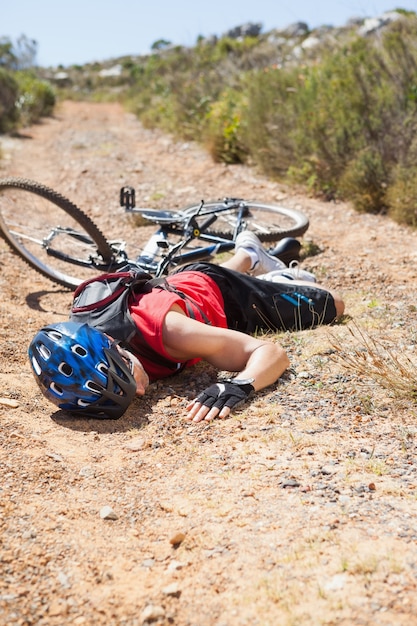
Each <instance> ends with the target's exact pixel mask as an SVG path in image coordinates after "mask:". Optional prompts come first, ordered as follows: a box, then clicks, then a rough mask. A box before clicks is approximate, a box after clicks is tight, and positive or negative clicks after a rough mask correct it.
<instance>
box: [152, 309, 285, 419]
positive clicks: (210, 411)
mask: <svg viewBox="0 0 417 626" xmlns="http://www.w3.org/2000/svg"><path fill="white" fill-rule="evenodd" d="M163 342H164V346H165V349H166V350H167V352H168V354H169V355H170V356H172V357H173V358H175V359H179V360H186V359H192V358H198V357H199V358H202V359H203V360H205V361H207V362H208V363H210V364H212V365H214V366H215V367H216V368H217V369H219V370H225V371H228V372H236V373H237V376H236V377H237V378H238V379H242V380H250V381H251V385H252V386H253V388H254V390H255V391H258V390H259V389H263V388H264V387H267V386H268V385H271V384H272V383H274V382H275V381H276V380H278V378H279V377H280V376H281V375H282V374H283V372H284V371H285V370H286V369H287V368H288V366H289V360H288V357H287V354H286V352H285V351H284V350H283V348H282V347H281V346H280V345H278V344H275V343H272V342H270V341H264V340H262V339H257V338H255V337H252V336H251V335H246V334H244V333H241V332H237V331H234V330H229V329H225V328H215V327H213V326H208V325H206V324H203V323H201V322H197V321H195V320H192V319H190V318H188V317H186V316H185V315H184V313H183V312H182V311H181V310H177V309H175V310H171V311H170V312H169V313H168V314H167V316H166V318H165V323H164V327H163ZM207 391H208V390H206V392H207ZM228 393H229V391H227V390H226V391H225V390H224V389H221V390H220V389H219V397H218V398H217V399H215V401H214V402H213V397H212V396H213V392H212V391H211V392H210V394H209V398H211V399H206V398H205V396H203V398H202V399H201V401H200V400H199V397H197V398H196V400H194V401H193V402H192V403H191V404H190V405H189V407H188V410H189V413H188V416H187V419H189V420H193V421H196V422H199V421H201V420H203V419H204V420H211V419H213V418H214V417H216V416H218V417H221V418H224V417H227V416H228V415H229V413H230V410H231V407H230V406H228V404H229V405H230V403H231V402H233V400H230V402H229V401H228V398H227V397H226V396H227V394H228ZM201 395H202V394H200V396H201ZM205 395H207V393H206V394H205ZM222 400H224V403H223V404H222ZM213 404H216V405H217V406H214V405H213Z"/></svg>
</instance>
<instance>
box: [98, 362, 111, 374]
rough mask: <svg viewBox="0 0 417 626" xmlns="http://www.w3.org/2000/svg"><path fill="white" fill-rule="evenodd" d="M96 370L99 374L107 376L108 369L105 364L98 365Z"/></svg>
mask: <svg viewBox="0 0 417 626" xmlns="http://www.w3.org/2000/svg"><path fill="white" fill-rule="evenodd" d="M97 369H98V371H99V372H101V373H102V374H106V375H107V372H108V371H109V368H108V367H107V365H106V364H105V363H98V364H97Z"/></svg>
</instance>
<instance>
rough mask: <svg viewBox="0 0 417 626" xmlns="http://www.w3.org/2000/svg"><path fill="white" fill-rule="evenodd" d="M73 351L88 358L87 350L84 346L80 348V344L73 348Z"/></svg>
mask: <svg viewBox="0 0 417 626" xmlns="http://www.w3.org/2000/svg"><path fill="white" fill-rule="evenodd" d="M71 350H72V351H73V352H75V354H78V356H87V354H88V352H87V350H86V349H85V348H84V347H83V346H80V344H79V343H76V344H75V345H74V346H71Z"/></svg>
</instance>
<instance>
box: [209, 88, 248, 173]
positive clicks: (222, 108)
mask: <svg viewBox="0 0 417 626" xmlns="http://www.w3.org/2000/svg"><path fill="white" fill-rule="evenodd" d="M244 109H245V97H244V96H243V95H242V94H241V93H239V92H237V91H235V90H232V89H227V90H225V91H224V92H223V93H222V94H221V95H220V97H219V99H218V100H217V101H216V102H214V103H212V104H211V106H210V110H209V112H208V114H207V118H206V119H207V126H206V130H205V143H206V145H207V148H208V151H209V153H210V154H211V156H212V157H213V160H214V161H217V162H223V163H244V162H245V160H246V158H247V154H248V148H247V146H246V145H245V143H244V138H243V135H244V132H243V130H242V120H243V119H244Z"/></svg>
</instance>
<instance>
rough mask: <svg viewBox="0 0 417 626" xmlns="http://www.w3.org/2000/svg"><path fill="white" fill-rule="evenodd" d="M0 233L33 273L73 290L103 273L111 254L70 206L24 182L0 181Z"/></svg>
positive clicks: (95, 230)
mask: <svg viewBox="0 0 417 626" xmlns="http://www.w3.org/2000/svg"><path fill="white" fill-rule="evenodd" d="M0 231H1V234H2V235H3V236H4V238H5V239H6V241H7V242H8V243H9V245H10V246H11V247H12V248H13V249H14V250H15V251H16V252H17V254H19V255H20V256H21V257H22V258H23V259H24V260H25V261H26V262H27V263H28V264H29V265H30V266H31V267H32V268H34V269H35V270H37V271H38V272H39V273H40V274H42V275H43V276H46V277H47V278H49V279H50V280H52V281H53V282H55V283H58V284H59V285H62V286H64V287H68V288H70V289H75V288H76V287H77V285H79V284H80V282H82V281H83V280H85V279H87V278H90V277H91V275H92V270H95V271H104V268H105V267H106V266H108V265H109V264H110V263H111V260H112V256H113V253H112V249H111V247H110V245H109V244H108V242H107V240H106V239H105V237H104V235H103V234H102V232H101V231H100V230H99V228H98V227H97V226H96V225H95V224H94V222H92V221H91V219H90V218H89V217H88V216H87V215H86V214H85V213H83V211H81V209H79V208H78V207H77V206H76V205H75V204H73V203H72V202H70V200H67V198H65V197H64V196H62V195H61V194H59V193H57V192H56V191H54V190H53V189H50V188H49V187H45V186H44V185H42V184H40V183H37V182H34V181H31V180H26V179H23V178H3V179H0Z"/></svg>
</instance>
